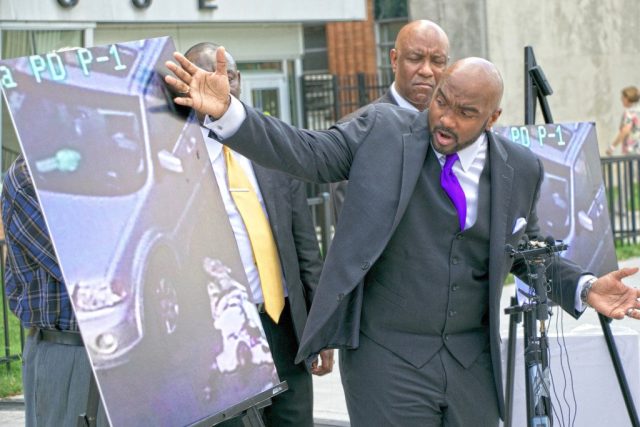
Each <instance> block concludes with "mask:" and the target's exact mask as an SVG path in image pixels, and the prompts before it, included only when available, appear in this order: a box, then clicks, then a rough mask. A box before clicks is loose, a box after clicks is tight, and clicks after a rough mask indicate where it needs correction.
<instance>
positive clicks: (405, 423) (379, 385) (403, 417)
mask: <svg viewBox="0 0 640 427" xmlns="http://www.w3.org/2000/svg"><path fill="white" fill-rule="evenodd" d="M340 374H341V376H342V384H343V387H344V391H345V397H346V400H347V409H348V410H349V417H350V420H351V425H352V426H353V427H377V426H380V427H383V426H384V427H386V426H402V427H441V426H443V427H467V426H477V427H497V426H498V422H499V415H498V399H497V396H496V391H495V387H494V382H493V371H492V368H491V357H490V355H489V353H488V352H485V353H482V354H481V355H480V356H479V357H478V359H477V360H476V361H475V362H474V363H473V364H472V365H471V366H470V367H469V368H466V369H465V368H464V367H463V366H462V365H460V364H459V363H458V362H457V361H456V360H455V359H454V358H453V356H451V354H450V353H449V351H448V350H447V349H446V348H445V347H442V348H441V349H440V351H439V352H438V353H436V354H435V355H434V356H433V357H432V358H431V360H429V361H428V362H427V363H426V364H425V365H424V366H422V367H420V368H416V367H414V366H413V365H411V364H410V363H408V362H407V361H405V360H404V359H402V358H400V357H398V356H397V355H396V354H394V353H393V352H391V351H389V349H387V348H385V347H383V346H381V345H379V344H378V343H376V342H374V341H372V340H371V339H369V338H368V337H367V336H366V335H364V334H362V333H360V347H358V349H356V350H341V351H340Z"/></svg>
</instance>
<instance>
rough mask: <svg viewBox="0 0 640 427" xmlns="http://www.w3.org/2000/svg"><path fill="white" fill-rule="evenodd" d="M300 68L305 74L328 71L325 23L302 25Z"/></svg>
mask: <svg viewBox="0 0 640 427" xmlns="http://www.w3.org/2000/svg"><path fill="white" fill-rule="evenodd" d="M302 68H303V70H304V73H305V74H318V73H328V72H329V57H328V55H327V31H326V27H325V25H324V24H323V25H307V26H305V27H304V58H303V59H302Z"/></svg>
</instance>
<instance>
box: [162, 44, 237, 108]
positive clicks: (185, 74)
mask: <svg viewBox="0 0 640 427" xmlns="http://www.w3.org/2000/svg"><path fill="white" fill-rule="evenodd" d="M173 57H174V58H175V60H176V62H177V64H176V63H174V62H172V61H167V62H166V63H165V65H166V66H167V68H168V69H169V70H170V71H171V72H172V73H173V74H174V76H170V75H168V76H165V78H164V80H165V82H166V83H167V84H168V85H169V86H170V87H171V88H173V90H174V91H175V92H177V93H178V94H179V95H180V96H178V97H176V98H175V99H174V101H175V103H176V104H178V105H183V106H185V107H190V108H193V109H194V110H196V111H198V112H200V113H203V114H206V115H209V116H211V117H212V118H214V119H218V118H220V117H222V115H223V114H224V113H226V111H227V109H228V108H229V104H230V102H231V98H230V95H229V78H228V77H227V60H226V58H225V50H224V47H222V46H220V47H219V48H218V50H217V51H216V70H215V71H214V72H213V73H210V72H207V71H205V70H203V69H202V68H199V67H197V66H196V65H194V64H193V63H192V62H191V61H189V60H188V59H187V58H185V57H184V55H182V54H181V53H179V52H174V54H173Z"/></svg>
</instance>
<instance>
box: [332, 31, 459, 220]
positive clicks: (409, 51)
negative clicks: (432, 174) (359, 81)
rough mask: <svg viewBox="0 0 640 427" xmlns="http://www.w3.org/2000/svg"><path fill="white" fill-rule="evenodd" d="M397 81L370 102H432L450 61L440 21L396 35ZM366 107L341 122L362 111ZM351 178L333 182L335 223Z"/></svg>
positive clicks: (418, 105) (421, 106)
mask: <svg viewBox="0 0 640 427" xmlns="http://www.w3.org/2000/svg"><path fill="white" fill-rule="evenodd" d="M389 58H390V59H391V68H392V69H393V75H394V81H393V83H391V86H390V87H389V90H388V91H386V92H385V93H384V94H383V95H382V96H381V97H380V98H378V99H376V100H374V101H372V102H371V104H377V103H381V102H382V103H388V104H394V105H399V106H400V107H402V108H407V109H409V110H413V111H423V110H425V109H426V108H427V106H428V105H429V102H431V95H432V94H433V89H434V88H435V87H436V84H437V83H438V81H439V80H440V76H441V75H442V73H443V72H444V70H445V68H446V67H447V63H448V61H449V38H448V37H447V34H446V33H445V32H444V30H443V29H442V28H440V26H439V25H438V24H436V23H435V22H432V21H428V20H418V21H412V22H409V23H408V24H407V25H405V26H404V27H402V28H401V29H400V31H399V32H398V36H397V37H396V42H395V46H394V48H393V49H391V50H390V51H389ZM366 108H367V106H364V107H362V108H360V109H358V110H356V111H354V112H353V113H351V114H348V115H347V116H346V117H344V118H342V119H341V120H340V122H344V121H347V120H351V119H353V118H355V117H358V116H359V115H361V114H363V113H364V111H365V110H366ZM347 183H348V181H341V182H337V183H333V184H331V185H330V190H331V206H332V209H333V220H334V224H336V223H337V222H338V216H339V215H340V211H341V210H342V204H343V203H344V198H345V195H346V193H347Z"/></svg>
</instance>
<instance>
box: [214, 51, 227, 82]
mask: <svg viewBox="0 0 640 427" xmlns="http://www.w3.org/2000/svg"><path fill="white" fill-rule="evenodd" d="M226 52H227V51H226V50H225V48H224V46H220V47H219V48H218V49H217V50H216V73H217V74H222V75H224V76H226V75H227V56H226Z"/></svg>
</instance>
